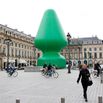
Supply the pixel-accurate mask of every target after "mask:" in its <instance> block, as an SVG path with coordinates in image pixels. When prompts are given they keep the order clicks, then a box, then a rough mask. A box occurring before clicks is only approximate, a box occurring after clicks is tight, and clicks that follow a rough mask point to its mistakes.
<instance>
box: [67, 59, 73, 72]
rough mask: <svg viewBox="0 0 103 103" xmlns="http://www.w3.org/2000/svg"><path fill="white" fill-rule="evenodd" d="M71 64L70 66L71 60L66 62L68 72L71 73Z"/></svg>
mask: <svg viewBox="0 0 103 103" xmlns="http://www.w3.org/2000/svg"><path fill="white" fill-rule="evenodd" d="M71 66H72V64H71V62H70V61H69V63H68V67H67V68H68V73H71Z"/></svg>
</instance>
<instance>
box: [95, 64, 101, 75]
mask: <svg viewBox="0 0 103 103" xmlns="http://www.w3.org/2000/svg"><path fill="white" fill-rule="evenodd" d="M100 68H101V66H100V64H99V63H96V64H95V69H96V70H97V77H99V75H100Z"/></svg>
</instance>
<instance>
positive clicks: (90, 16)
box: [0, 0, 103, 39]
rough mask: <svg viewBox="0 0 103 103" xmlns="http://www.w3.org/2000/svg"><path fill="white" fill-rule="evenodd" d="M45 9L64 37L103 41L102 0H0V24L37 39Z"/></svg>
mask: <svg viewBox="0 0 103 103" xmlns="http://www.w3.org/2000/svg"><path fill="white" fill-rule="evenodd" d="M47 9H54V10H55V11H56V13H57V15H58V18H59V21H60V23H61V25H62V27H63V29H64V32H65V34H66V35H67V33H68V32H69V33H70V34H71V36H72V37H75V38H76V37H91V36H95V35H97V36H98V37H99V38H100V39H103V0H0V24H3V25H5V24H6V25H8V27H11V28H13V29H18V30H19V31H24V33H26V34H31V35H32V36H36V34H37V31H38V28H39V24H40V22H41V19H42V16H43V14H44V12H45V10H47Z"/></svg>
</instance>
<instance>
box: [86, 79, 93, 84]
mask: <svg viewBox="0 0 103 103" xmlns="http://www.w3.org/2000/svg"><path fill="white" fill-rule="evenodd" d="M92 84H93V81H92V79H91V77H89V79H88V82H87V85H88V86H91V85H92Z"/></svg>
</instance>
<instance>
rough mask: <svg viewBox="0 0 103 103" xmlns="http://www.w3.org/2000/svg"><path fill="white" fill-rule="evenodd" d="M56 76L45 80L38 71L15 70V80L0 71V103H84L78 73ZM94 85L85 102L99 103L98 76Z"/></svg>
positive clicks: (101, 89) (61, 72)
mask: <svg viewBox="0 0 103 103" xmlns="http://www.w3.org/2000/svg"><path fill="white" fill-rule="evenodd" d="M57 72H58V73H59V77H58V78H57V79H55V78H45V77H43V76H42V75H41V73H40V72H24V71H18V73H19V74H18V77H8V76H7V74H6V72H5V71H0V103H16V102H15V100H16V98H19V99H20V100H21V102H20V103H61V101H60V100H61V97H64V98H65V103H85V101H84V99H83V96H82V86H81V82H80V83H79V84H77V82H76V80H77V77H78V73H79V71H78V70H72V71H71V74H68V73H67V69H65V70H58V71H57ZM92 79H93V85H92V86H91V87H88V103H98V96H103V84H101V83H100V77H98V78H92Z"/></svg>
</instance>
